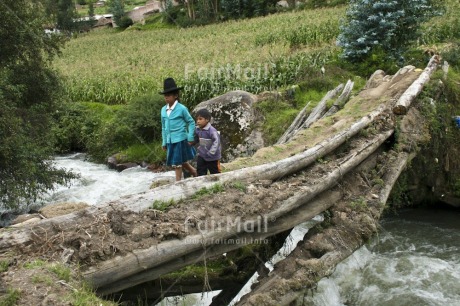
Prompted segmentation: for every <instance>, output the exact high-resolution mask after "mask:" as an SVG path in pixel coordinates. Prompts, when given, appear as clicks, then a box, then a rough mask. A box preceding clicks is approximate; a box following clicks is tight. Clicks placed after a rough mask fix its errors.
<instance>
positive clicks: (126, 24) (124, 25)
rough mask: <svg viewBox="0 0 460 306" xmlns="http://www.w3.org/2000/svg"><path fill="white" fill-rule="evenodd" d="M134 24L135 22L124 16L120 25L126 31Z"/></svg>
mask: <svg viewBox="0 0 460 306" xmlns="http://www.w3.org/2000/svg"><path fill="white" fill-rule="evenodd" d="M133 24H134V22H133V20H132V19H131V18H129V17H128V16H123V17H121V19H120V24H119V25H118V26H119V27H120V28H123V29H126V28H127V27H130V26H132V25H133Z"/></svg>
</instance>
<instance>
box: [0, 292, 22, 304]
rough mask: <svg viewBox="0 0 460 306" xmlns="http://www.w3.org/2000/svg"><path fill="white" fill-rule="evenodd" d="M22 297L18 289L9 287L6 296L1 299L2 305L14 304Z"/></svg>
mask: <svg viewBox="0 0 460 306" xmlns="http://www.w3.org/2000/svg"><path fill="white" fill-rule="evenodd" d="M20 297H21V292H20V291H19V290H17V289H11V288H10V289H8V292H7V293H6V295H5V296H3V297H2V298H1V299H0V306H14V305H17V304H16V303H17V301H18V300H19V298H20Z"/></svg>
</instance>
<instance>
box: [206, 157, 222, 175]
mask: <svg viewBox="0 0 460 306" xmlns="http://www.w3.org/2000/svg"><path fill="white" fill-rule="evenodd" d="M207 164H208V167H207V168H208V169H209V173H210V174H216V173H220V172H221V171H220V161H219V160H213V161H208V162H207Z"/></svg>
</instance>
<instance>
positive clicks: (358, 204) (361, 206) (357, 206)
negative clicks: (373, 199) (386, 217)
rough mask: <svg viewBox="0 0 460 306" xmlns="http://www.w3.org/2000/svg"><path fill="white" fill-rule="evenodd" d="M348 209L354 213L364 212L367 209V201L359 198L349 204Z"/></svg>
mask: <svg viewBox="0 0 460 306" xmlns="http://www.w3.org/2000/svg"><path fill="white" fill-rule="evenodd" d="M350 207H351V208H352V209H353V210H355V211H364V210H366V209H367V200H366V199H365V198H363V197H360V198H358V199H356V200H354V201H352V202H351V203H350Z"/></svg>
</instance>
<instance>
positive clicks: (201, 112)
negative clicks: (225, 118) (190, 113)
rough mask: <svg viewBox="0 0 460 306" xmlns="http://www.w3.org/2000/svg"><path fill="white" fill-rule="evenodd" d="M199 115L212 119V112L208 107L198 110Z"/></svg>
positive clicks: (197, 114)
mask: <svg viewBox="0 0 460 306" xmlns="http://www.w3.org/2000/svg"><path fill="white" fill-rule="evenodd" d="M196 116H197V117H202V118H204V119H206V120H211V113H210V112H209V111H208V110H207V109H206V108H201V109H199V110H198V111H197V112H196Z"/></svg>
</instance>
